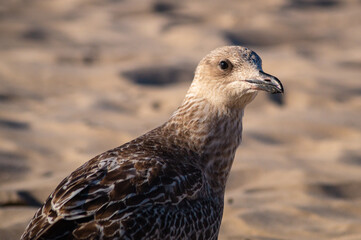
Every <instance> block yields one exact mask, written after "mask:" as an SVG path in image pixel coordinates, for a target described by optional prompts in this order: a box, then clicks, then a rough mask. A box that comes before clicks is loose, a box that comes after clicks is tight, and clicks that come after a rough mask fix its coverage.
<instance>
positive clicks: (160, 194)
mask: <svg viewBox="0 0 361 240" xmlns="http://www.w3.org/2000/svg"><path fill="white" fill-rule="evenodd" d="M168 160H169V159H168ZM203 183H204V176H203V174H202V172H201V170H200V169H198V168H195V167H194V166H192V165H190V164H187V163H180V162H179V161H165V160H164V158H160V157H147V158H145V157H143V158H142V157H140V158H139V156H138V157H137V158H136V159H134V160H132V159H125V160H124V159H120V158H119V156H118V155H117V154H116V153H114V152H113V153H111V152H110V153H107V154H103V155H101V156H100V157H97V158H94V159H92V160H90V161H89V162H87V163H86V164H84V165H83V166H81V167H80V168H78V169H77V170H76V171H74V172H73V173H72V174H71V175H70V176H68V177H67V178H65V179H64V180H63V181H62V182H61V183H60V184H59V185H58V187H57V188H56V189H55V191H54V192H53V193H52V194H51V195H50V196H49V198H48V199H47V200H46V202H45V204H44V205H43V206H42V208H40V209H39V210H38V212H37V213H36V214H35V216H34V218H33V219H32V221H31V222H30V224H29V225H28V227H27V229H26V230H25V233H24V234H23V237H22V239H42V238H43V235H47V234H48V233H49V232H52V235H53V234H54V235H55V234H57V236H61V234H64V236H65V235H66V234H69V232H68V233H66V229H64V226H65V225H66V224H73V225H74V224H75V225H74V226H68V227H66V228H67V230H70V231H72V229H74V228H75V227H76V224H79V223H84V222H88V221H91V220H94V219H95V220H107V219H110V218H112V217H113V216H114V215H115V214H116V215H117V218H118V217H119V216H122V214H124V215H126V214H127V213H129V212H131V211H132V209H135V208H137V207H140V206H141V207H144V206H147V205H154V204H158V205H161V204H177V203H179V202H180V201H182V200H183V199H185V198H189V199H192V198H194V197H195V196H196V195H197V193H198V192H199V191H200V189H201V188H202V186H203ZM59 224H60V225H62V227H57V225H59ZM64 224H65V225H64ZM58 231H60V232H58ZM57 232H58V233H57ZM59 234H60V235H59Z"/></svg>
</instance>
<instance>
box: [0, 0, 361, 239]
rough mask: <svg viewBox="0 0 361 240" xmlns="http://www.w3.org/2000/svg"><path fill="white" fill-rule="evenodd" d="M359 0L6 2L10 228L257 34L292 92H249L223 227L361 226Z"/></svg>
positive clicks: (238, 231) (2, 96) (256, 232)
mask: <svg viewBox="0 0 361 240" xmlns="http://www.w3.org/2000/svg"><path fill="white" fill-rule="evenodd" d="M360 12H361V1H356V0H355V1H351V0H350V1H347V0H342V1H341V0H294V1H291V0H273V1H261V0H252V1H251V0H249V1H230V0H226V1H208V2H196V1H191V0H187V1H179V2H178V3H176V2H166V1H131V0H128V1H114V0H108V1H95V0H87V1H86V0H52V1H43V0H34V1H20V0H12V1H4V0H3V1H1V2H0V180H1V181H0V220H1V221H0V239H9V240H12V239H18V238H19V236H20V235H21V233H22V232H23V230H24V228H25V226H26V224H27V223H28V221H29V220H30V219H31V217H32V216H33V214H34V212H35V210H36V209H37V208H38V206H39V204H40V203H41V202H43V201H44V200H45V198H46V197H47V196H48V195H49V194H50V192H51V191H52V190H53V189H54V188H55V186H56V185H57V184H58V183H59V182H60V180H61V179H62V178H64V177H65V176H67V175H68V174H69V173H70V172H71V171H72V170H74V169H75V168H76V167H78V166H80V165H81V164H82V163H84V162H85V161H87V160H88V159H90V158H91V157H92V156H94V155H96V154H98V153H101V152H103V151H105V150H108V149H110V148H113V147H116V146H119V145H121V144H122V143H124V142H126V141H128V140H131V139H132V138H134V137H137V136H138V135H140V134H142V133H144V132H145V131H147V130H150V129H152V128H154V127H156V126H158V125H160V124H161V123H162V122H164V121H165V120H166V119H167V118H168V117H169V116H170V114H171V113H172V112H173V111H174V110H175V109H176V108H177V106H178V105H179V104H180V102H181V101H182V98H183V96H184V94H185V92H186V91H187V88H188V86H189V84H190V81H191V79H192V74H193V71H194V68H195V66H196V64H197V63H198V61H199V60H200V59H201V58H202V57H203V56H204V55H205V54H207V53H208V52H209V51H210V50H212V49H214V48H215V47H218V46H222V45H231V44H232V45H233V44H237V45H245V46H248V47H250V48H253V49H254V50H256V51H257V52H258V54H259V55H260V56H261V57H262V58H263V62H264V70H265V71H266V72H269V73H270V74H273V75H275V76H277V77H279V78H280V79H281V80H282V82H283V84H284V86H285V90H286V93H285V95H284V96H283V97H282V98H281V97H274V96H273V97H271V96H268V95H266V94H264V93H261V94H259V96H258V97H257V99H256V100H255V101H254V102H253V103H252V104H250V105H249V106H248V108H247V110H246V113H245V118H244V134H243V143H242V145H241V147H240V148H239V151H238V152H237V156H236V159H235V162H234V166H233V169H232V173H231V176H230V179H229V182H228V187H227V193H226V206H225V212H224V218H223V223H222V227H221V232H220V239H222V240H225V239H258V240H261V239H262V240H266V239H267V240H270V239H283V240H284V239H310V240H312V239H315V240H316V239H317V240H323V239H337V240H341V239H342V240H346V239H348V240H356V239H361V17H360V16H361V15H360Z"/></svg>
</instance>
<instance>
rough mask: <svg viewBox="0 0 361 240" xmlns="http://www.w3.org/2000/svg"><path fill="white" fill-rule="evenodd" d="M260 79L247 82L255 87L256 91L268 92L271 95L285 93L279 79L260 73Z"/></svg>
mask: <svg viewBox="0 0 361 240" xmlns="http://www.w3.org/2000/svg"><path fill="white" fill-rule="evenodd" d="M259 74H260V75H259V79H250V80H246V82H249V83H251V84H252V85H253V87H254V89H257V90H262V91H266V92H269V93H283V86H282V83H281V81H280V80H278V78H276V77H274V76H272V75H270V74H267V73H265V72H263V71H259Z"/></svg>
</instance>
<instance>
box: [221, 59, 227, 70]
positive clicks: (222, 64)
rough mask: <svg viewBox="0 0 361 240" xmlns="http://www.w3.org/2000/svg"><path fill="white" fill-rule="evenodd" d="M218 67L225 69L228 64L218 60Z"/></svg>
mask: <svg viewBox="0 0 361 240" xmlns="http://www.w3.org/2000/svg"><path fill="white" fill-rule="evenodd" d="M219 67H220V68H221V69H222V70H226V69H228V68H229V64H228V63H227V62H226V61H220V62H219Z"/></svg>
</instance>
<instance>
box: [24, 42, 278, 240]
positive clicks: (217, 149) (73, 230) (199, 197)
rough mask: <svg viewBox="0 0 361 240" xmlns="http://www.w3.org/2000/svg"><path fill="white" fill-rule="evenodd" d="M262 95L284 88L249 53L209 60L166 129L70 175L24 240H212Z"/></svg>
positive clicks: (225, 50)
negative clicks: (250, 111)
mask: <svg viewBox="0 0 361 240" xmlns="http://www.w3.org/2000/svg"><path fill="white" fill-rule="evenodd" d="M258 91H266V92H270V93H283V86H282V84H281V82H280V81H279V80H278V79H277V78H276V77H274V76H272V75H270V74H267V73H265V72H263V70H262V60H261V58H260V57H259V56H258V55H257V54H256V53H255V52H254V51H252V50H250V49H248V48H246V47H242V46H225V47H220V48H217V49H215V50H213V51H211V52H210V53H209V54H208V55H207V56H206V57H204V58H203V59H202V60H201V61H200V63H199V64H198V66H197V68H196V71H195V75H194V79H193V82H192V84H191V86H190V88H189V90H188V92H187V94H186V96H185V99H184V100H183V103H182V104H181V106H180V107H179V108H178V109H177V110H176V111H175V112H174V113H173V115H172V116H171V117H170V119H169V120H168V121H167V122H166V123H164V124H163V125H161V126H160V127H157V128H155V129H153V130H151V131H149V132H148V133H145V134H144V135H142V136H140V137H138V138H136V139H134V140H132V141H130V142H128V143H125V144H123V145H121V146H119V147H117V148H114V149H112V150H109V151H106V152H104V153H102V154H100V155H98V156H96V157H94V158H93V159H91V160H89V161H88V162H86V163H85V164H84V165H82V166H81V167H79V168H78V169H76V170H75V171H74V172H72V173H71V174H70V175H69V176H68V177H66V178H65V179H64V180H63V181H62V182H61V183H60V184H59V185H58V186H57V187H56V189H55V190H54V192H53V193H51V194H50V196H49V197H48V199H47V200H46V201H45V203H44V205H43V206H42V207H41V208H40V209H39V210H38V211H37V212H36V213H35V216H34V217H33V219H32V220H31V221H30V223H29V225H28V226H27V228H26V229H25V232H24V233H23V235H22V237H21V239H22V240H28V239H32V240H35V239H39V240H40V239H100V240H105V239H137V240H138V239H207V240H208V239H217V238H218V233H219V228H220V225H221V220H222V215H223V207H224V193H225V186H226V182H227V178H228V176H229V172H230V170H231V166H232V163H233V160H234V156H235V152H236V149H237V147H238V146H239V144H240V142H241V136H242V117H243V113H244V109H245V107H246V105H247V104H249V103H250V102H251V101H252V100H253V99H254V98H255V96H256V95H257V92H258Z"/></svg>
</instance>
